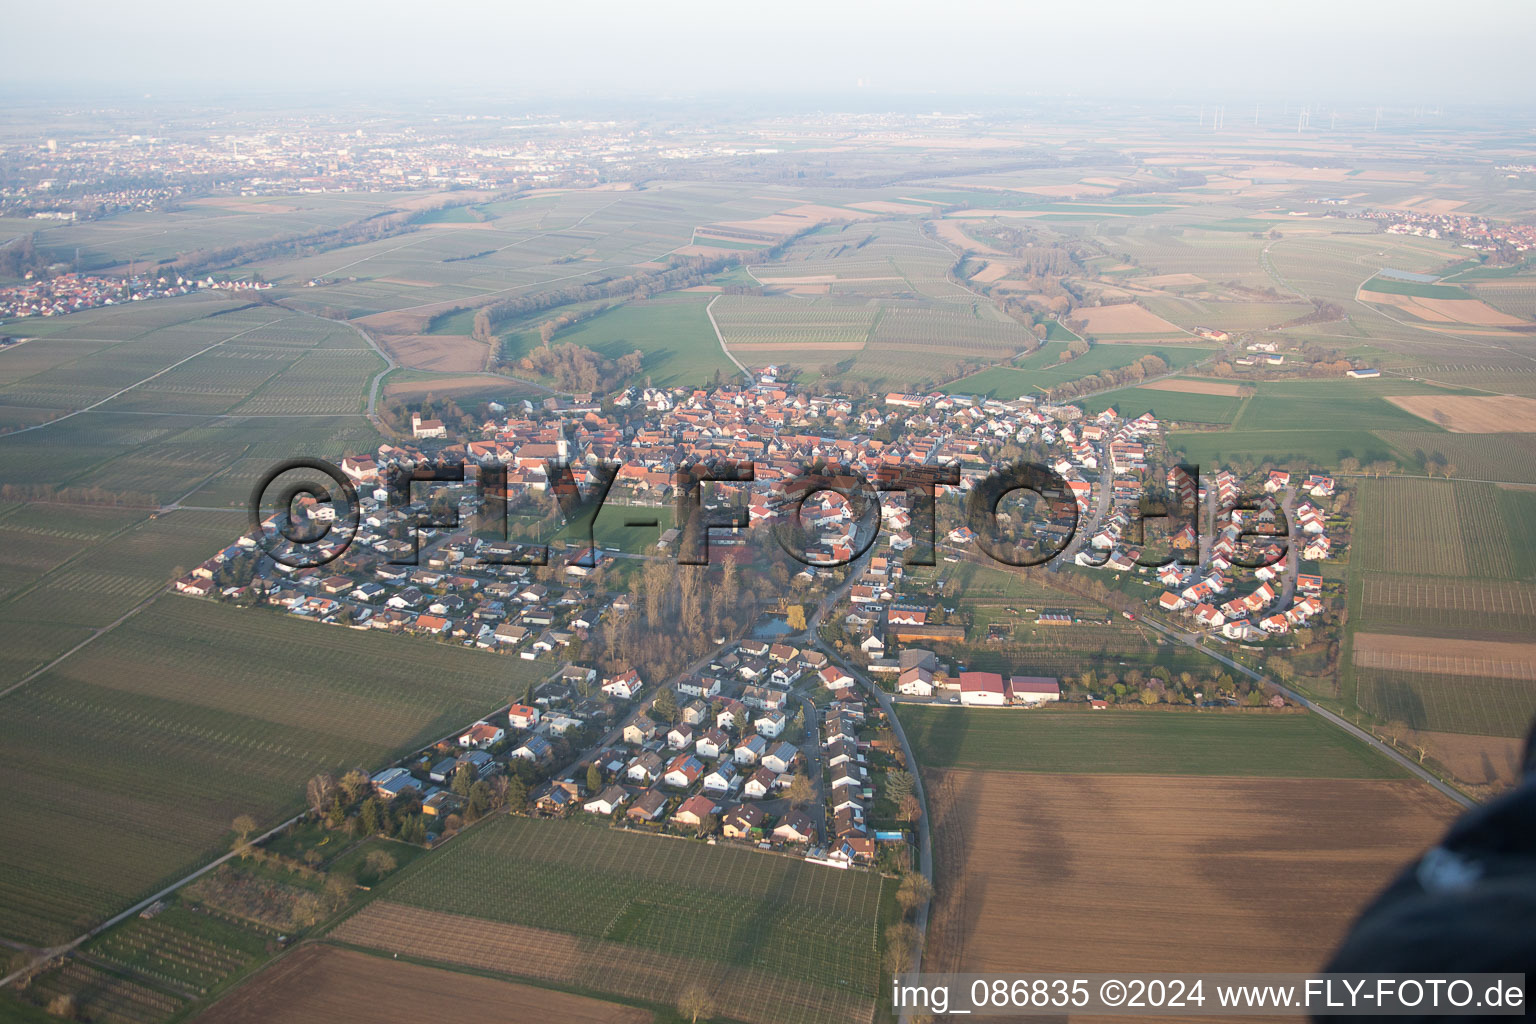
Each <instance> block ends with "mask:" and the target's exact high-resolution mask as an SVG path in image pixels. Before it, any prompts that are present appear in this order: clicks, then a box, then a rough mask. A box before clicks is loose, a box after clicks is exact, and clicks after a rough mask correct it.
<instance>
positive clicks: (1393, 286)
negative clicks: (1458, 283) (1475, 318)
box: [1360, 277, 1471, 299]
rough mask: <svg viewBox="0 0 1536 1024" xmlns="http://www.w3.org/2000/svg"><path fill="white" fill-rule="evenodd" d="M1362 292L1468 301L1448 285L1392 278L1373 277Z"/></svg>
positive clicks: (1466, 297)
mask: <svg viewBox="0 0 1536 1024" xmlns="http://www.w3.org/2000/svg"><path fill="white" fill-rule="evenodd" d="M1360 290H1361V291H1365V292H1381V293H1382V294H1384V295H1412V296H1415V297H1416V298H1420V299H1468V298H1471V296H1470V295H1468V294H1467V293H1466V292H1464V291H1462V290H1461V289H1460V288H1456V287H1454V286H1452V285H1446V284H1430V283H1429V282H1427V281H1399V280H1397V279H1396V278H1391V277H1373V278H1371V279H1370V280H1369V281H1367V282H1365V284H1363V285H1361V286H1360Z"/></svg>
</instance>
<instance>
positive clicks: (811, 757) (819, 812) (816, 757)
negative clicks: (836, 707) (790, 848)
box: [791, 690, 831, 844]
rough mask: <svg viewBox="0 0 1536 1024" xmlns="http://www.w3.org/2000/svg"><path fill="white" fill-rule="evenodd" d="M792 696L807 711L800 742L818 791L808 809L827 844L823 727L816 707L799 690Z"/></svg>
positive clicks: (829, 836) (807, 774)
mask: <svg viewBox="0 0 1536 1024" xmlns="http://www.w3.org/2000/svg"><path fill="white" fill-rule="evenodd" d="M791 695H792V696H793V697H794V698H795V699H796V700H798V701H799V702H800V706H801V707H803V708H804V709H805V739H803V740H802V741H801V742H800V752H801V753H802V754H804V755H805V774H806V777H807V778H809V779H810V780H811V786H812V787H813V788H814V789H815V790H816V798H817V799H816V802H815V803H814V804H813V805H812V807H811V808H809V809H807V813H809V814H810V816H811V820H813V821H814V822H816V834H817V836H819V837H820V839H821V842H822V844H825V843H827V842H829V841H830V840H831V832H829V831H828V829H827V793H826V790H825V789H824V788H823V783H822V772H821V727H820V723H819V722H818V721H817V718H816V705H815V704H813V703H812V702H811V699H810V698H809V697H807V696H806V695H805V694H803V693H801V692H800V691H799V690H795V691H792V693H791Z"/></svg>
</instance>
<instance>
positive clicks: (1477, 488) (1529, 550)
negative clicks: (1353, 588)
mask: <svg viewBox="0 0 1536 1024" xmlns="http://www.w3.org/2000/svg"><path fill="white" fill-rule="evenodd" d="M1359 495H1360V496H1359V500H1360V515H1359V526H1358V528H1357V531H1356V538H1355V551H1354V554H1353V560H1354V561H1355V562H1357V564H1358V565H1359V567H1360V568H1361V569H1364V570H1367V571H1377V572H1391V573H1408V574H1417V575H1429V576H1473V577H1479V578H1488V579H1522V578H1527V577H1530V576H1531V575H1533V573H1536V566H1533V547H1532V539H1531V538H1530V536H1529V530H1528V528H1527V526H1526V523H1527V522H1528V520H1526V519H1525V518H1524V515H1525V514H1528V513H1529V512H1530V511H1531V508H1532V505H1533V504H1536V497H1533V496H1532V495H1530V494H1526V493H1524V492H1518V491H1505V490H1502V489H1500V488H1498V487H1496V486H1495V485H1493V484H1478V483H1465V482H1461V481H1444V480H1439V481H1437V480H1424V479H1417V478H1408V477H1404V478H1400V479H1396V480H1393V479H1391V478H1387V479H1383V480H1362V481H1361V482H1360V491H1359Z"/></svg>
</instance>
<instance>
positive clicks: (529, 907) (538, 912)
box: [331, 816, 886, 1024]
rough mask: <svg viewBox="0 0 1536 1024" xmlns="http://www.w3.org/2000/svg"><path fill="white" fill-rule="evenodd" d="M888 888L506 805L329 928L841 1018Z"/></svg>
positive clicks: (866, 960)
mask: <svg viewBox="0 0 1536 1024" xmlns="http://www.w3.org/2000/svg"><path fill="white" fill-rule="evenodd" d="M508 864H516V865H517V870H516V871H515V872H512V873H509V872H508V871H507V865H508ZM572 892H580V893H582V894H583V898H582V899H581V900H580V901H573V900H572V899H571V898H570V894H571V893H572ZM885 895H886V894H885V892H884V886H883V882H882V879H881V877H880V876H879V875H875V874H872V873H869V872H863V871H846V872H844V871H830V870H827V869H826V868H821V867H817V866H814V865H809V864H806V863H804V862H803V861H800V860H798V859H791V858H783V857H773V856H765V855H762V854H759V853H756V852H754V851H750V850H744V849H740V848H736V847H729V846H715V847H711V846H705V845H702V844H698V843H692V842H686V841H679V840H669V839H663V838H657V837H654V836H646V835H637V834H633V833H626V832H620V831H615V830H611V829H605V828H602V827H599V826H594V825H591V824H589V823H576V822H562V821H550V820H544V819H526V818H514V817H510V816H505V817H498V818H496V819H494V820H492V821H490V822H488V823H487V824H485V825H483V826H481V827H479V828H477V829H475V830H473V831H472V832H469V833H467V834H466V835H464V836H463V837H461V838H459V839H457V840H456V841H455V842H453V843H452V844H450V845H449V846H448V847H447V848H445V849H444V850H443V851H441V852H440V853H438V854H436V855H434V856H432V857H428V858H424V859H422V860H420V861H418V862H417V863H416V864H414V865H412V867H411V868H409V869H407V870H405V871H402V872H401V873H400V874H399V875H397V876H396V877H395V879H394V880H392V882H391V884H390V885H389V886H388V887H387V889H386V891H385V893H384V894H383V897H382V900H381V901H380V902H375V903H373V904H371V905H369V906H368V907H367V908H365V909H364V910H363V911H361V912H360V913H358V914H357V915H355V916H353V917H351V918H348V919H347V920H345V921H343V922H342V923H341V924H340V925H339V926H337V927H336V928H335V929H334V930H333V931H332V932H331V937H332V938H334V939H336V940H338V941H343V942H347V943H350V944H354V945H359V946H367V947H371V948H377V949H381V950H383V951H385V952H411V953H413V954H414V955H422V951H423V950H433V951H435V954H434V955H435V958H436V959H439V960H441V961H444V962H450V963H459V964H461V965H463V966H468V967H476V968H479V969H491V970H496V971H498V972H501V973H506V974H513V975H522V976H525V977H529V978H532V979H534V980H542V981H551V982H556V983H559V984H563V985H570V986H574V987H579V988H581V989H584V990H587V991H593V992H614V993H623V994H625V995H626V996H629V997H631V998H638V999H645V1000H650V1001H653V1002H656V1003H661V1004H670V1003H671V1002H672V1001H673V1000H674V998H675V993H676V991H677V990H678V988H679V987H680V986H685V985H687V984H689V983H692V982H698V983H701V984H705V985H708V986H709V987H710V988H712V989H713V990H715V992H716V996H717V999H721V1000H723V999H724V998H727V997H728V998H730V1000H731V1002H732V1004H733V1006H734V1007H736V1009H733V1011H732V1016H733V1017H736V1018H738V1019H741V1020H744V1021H746V1022H747V1024H772V1022H774V1021H789V1022H797V1021H798V1022H807V1024H815V1022H823V1021H825V1022H827V1024H834V1022H842V1021H849V1020H865V1021H868V1020H870V1019H871V1018H872V1015H873V1012H874V1002H875V998H876V996H877V994H878V985H879V981H878V978H877V973H878V962H879V960H878V956H879V938H878V936H879V923H880V917H881V912H882V911H881V907H882V899H883V898H884V897H885ZM533 950H537V951H538V955H534V956H524V955H520V953H522V952H523V951H527V952H532V951H533Z"/></svg>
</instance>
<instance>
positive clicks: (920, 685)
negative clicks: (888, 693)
mask: <svg viewBox="0 0 1536 1024" xmlns="http://www.w3.org/2000/svg"><path fill="white" fill-rule="evenodd" d="M896 691H897V692H898V693H903V694H906V695H907V696H908V697H932V696H933V673H932V672H929V671H928V670H927V669H925V668H920V667H918V666H915V665H914V666H913V667H912V668H909V669H907V670H906V671H905V672H903V673H902V674H901V675H900V676H899V677H897V680H896Z"/></svg>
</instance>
